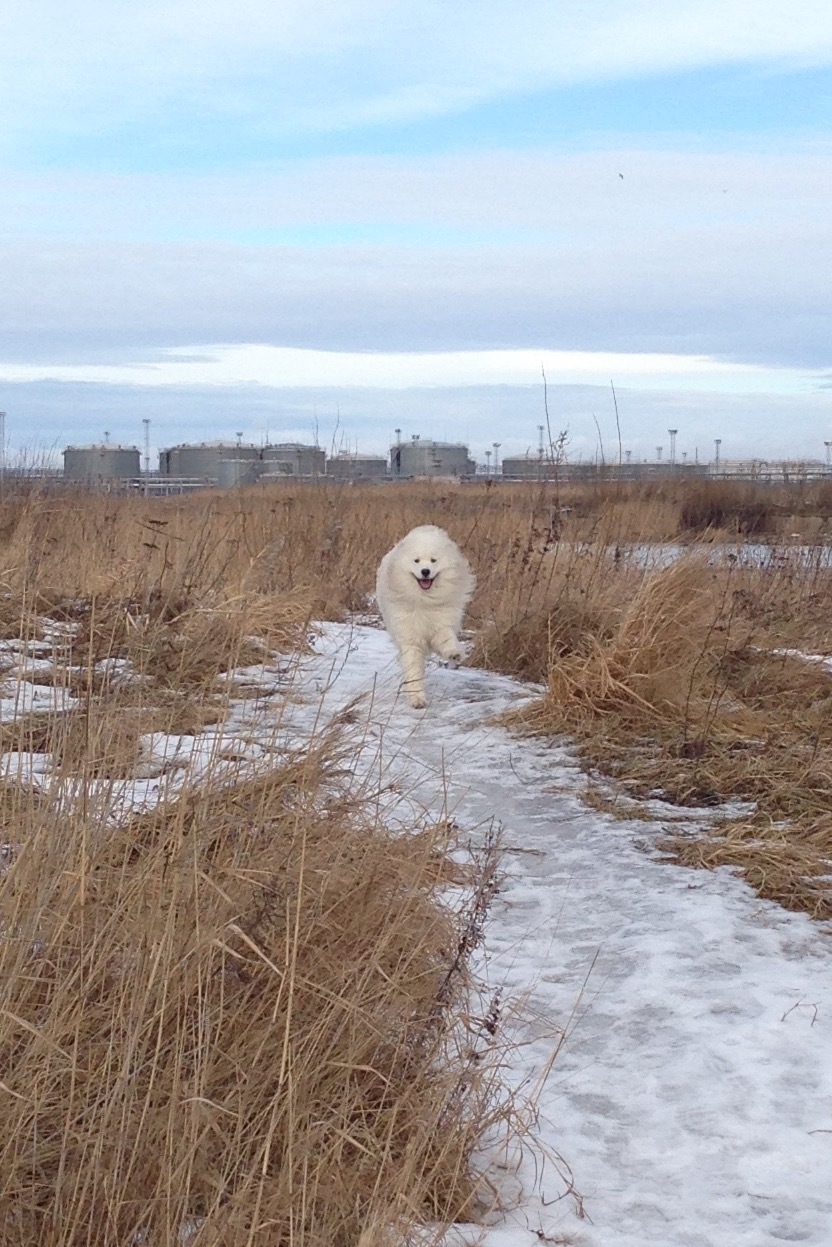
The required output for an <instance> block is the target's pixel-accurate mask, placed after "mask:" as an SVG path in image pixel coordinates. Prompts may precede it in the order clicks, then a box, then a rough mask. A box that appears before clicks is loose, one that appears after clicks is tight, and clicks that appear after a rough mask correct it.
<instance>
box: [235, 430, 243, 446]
mask: <svg viewBox="0 0 832 1247" xmlns="http://www.w3.org/2000/svg"><path fill="white" fill-rule="evenodd" d="M234 436H235V437H236V439H237V449H238V450H239V449H240V447H241V446H242V444H243V434H242V432H237V433H235V434H234Z"/></svg>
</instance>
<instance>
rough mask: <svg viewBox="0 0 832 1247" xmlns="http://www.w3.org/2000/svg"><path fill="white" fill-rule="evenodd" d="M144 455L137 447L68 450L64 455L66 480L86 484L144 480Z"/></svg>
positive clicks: (71, 447)
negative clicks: (142, 475) (139, 478)
mask: <svg viewBox="0 0 832 1247" xmlns="http://www.w3.org/2000/svg"><path fill="white" fill-rule="evenodd" d="M141 470H142V466H141V455H140V453H139V449H138V447H137V446H114V445H112V444H111V443H109V442H106V443H104V444H103V445H100V446H67V448H66V450H65V451H64V480H67V481H78V482H85V483H87V484H91V485H92V484H96V483H103V482H107V481H130V480H135V479H136V478H137V477H139V476H141Z"/></svg>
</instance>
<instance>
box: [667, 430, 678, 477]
mask: <svg viewBox="0 0 832 1247" xmlns="http://www.w3.org/2000/svg"><path fill="white" fill-rule="evenodd" d="M667 431H668V433H669V434H670V466H671V467H672V468H675V467H676V434H677V433H678V432H679V430H678V429H668V430H667Z"/></svg>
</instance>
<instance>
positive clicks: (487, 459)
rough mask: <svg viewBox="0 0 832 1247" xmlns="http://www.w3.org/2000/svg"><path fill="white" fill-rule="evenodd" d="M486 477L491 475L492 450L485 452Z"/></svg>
mask: <svg viewBox="0 0 832 1247" xmlns="http://www.w3.org/2000/svg"><path fill="white" fill-rule="evenodd" d="M485 475H486V476H490V475H491V451H490V450H487V451H486V452H485Z"/></svg>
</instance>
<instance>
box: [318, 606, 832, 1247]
mask: <svg viewBox="0 0 832 1247" xmlns="http://www.w3.org/2000/svg"><path fill="white" fill-rule="evenodd" d="M297 678H298V680H299V682H300V684H301V686H302V688H303V689H304V690H305V691H304V692H303V696H304V698H305V699H306V700H307V705H306V707H303V706H298V707H297V708H296V722H297V723H298V726H300V720H302V719H303V718H304V717H305V715H304V711H305V714H306V715H308V714H309V713H310V711H311V712H314V714H315V715H318V714H319V712H320V709H319V698H321V697H322V698H323V700H324V705H325V707H326V710H327V712H332V711H335V710H336V709H337V708H339V707H341V706H343V705H345V704H347V703H348V702H349V701H351V699H352V698H354V697H355V696H356V695H360V694H362V693H363V694H366V695H367V698H368V710H367V715H368V720H369V731H368V739H367V742H366V744H365V747H364V754H365V757H366V759H367V764H368V765H372V755H374V754H375V753H376V751H377V750H378V751H379V752H380V756H381V762H382V769H383V771H384V772H385V773H386V774H387V775H388V776H389V777H390V778H396V779H397V780H398V786H399V788H400V790H401V792H402V799H403V800H405V801H407V802H409V803H411V804H413V805H414V806H415V807H416V808H417V809H418V808H433V809H434V810H437V809H439V808H441V803H443V802H445V803H447V806H448V807H449V808H450V809H451V811H452V812H453V814H454V817H455V818H456V819H457V821H459V822H460V823H462V824H463V825H465V826H470V827H472V828H476V827H480V828H482V827H484V826H485V825H487V824H488V823H489V822H490V820H492V819H496V820H497V821H498V822H499V823H500V824H501V825H502V827H503V828H504V836H505V847H506V877H505V883H504V886H503V889H502V891H501V894H500V895H499V897H498V899H497V904H496V906H495V909H494V912H493V916H492V921H491V924H490V928H489V934H488V937H487V957H488V974H489V978H490V981H491V983H492V984H495V985H496V984H497V983H505V984H506V985H507V986H508V987H509V989H510V990H511V991H512V992H513V993H516V994H518V995H522V996H524V997H525V1000H526V1005H525V1010H524V1013H525V1021H524V1022H520V1021H517V1022H516V1023H512V1025H513V1026H515V1029H516V1038H517V1039H518V1040H520V1041H521V1042H522V1043H523V1047H522V1048H521V1049H520V1052H519V1054H518V1058H517V1064H516V1067H515V1068H514V1069H513V1070H512V1071H511V1078H512V1079H513V1081H514V1083H515V1084H516V1085H517V1086H525V1087H526V1088H527V1089H531V1088H534V1087H535V1086H536V1085H537V1083H538V1080H539V1079H540V1077H541V1076H542V1075H543V1074H544V1073H545V1071H546V1070H547V1068H548V1066H549V1062H550V1059H551V1056H552V1053H553V1051H554V1049H555V1047H556V1046H557V1045H558V1043H559V1042H560V1039H561V1032H562V1030H564V1029H565V1031H566V1036H565V1040H564V1042H563V1043H562V1046H561V1047H560V1049H559V1051H558V1053H557V1057H556V1060H555V1061H554V1063H553V1065H552V1067H551V1070H550V1072H549V1074H548V1077H547V1078H546V1080H545V1082H544V1084H543V1086H542V1087H540V1089H539V1100H538V1104H539V1128H538V1139H539V1142H540V1143H541V1144H542V1146H543V1148H544V1149H545V1150H546V1151H547V1152H549V1153H550V1154H551V1155H552V1156H559V1157H562V1158H563V1159H562V1162H561V1165H560V1166H559V1165H558V1164H557V1163H555V1161H554V1160H548V1161H546V1163H545V1164H543V1165H541V1159H540V1157H539V1156H538V1157H535V1156H533V1155H532V1154H531V1153H530V1152H528V1151H527V1152H526V1153H525V1158H521V1159H520V1162H519V1163H520V1169H519V1172H512V1168H513V1161H512V1160H511V1158H509V1160H510V1164H509V1169H508V1170H505V1171H503V1174H502V1182H503V1190H504V1193H505V1197H506V1198H507V1199H508V1200H509V1202H510V1203H511V1202H512V1201H513V1202H514V1206H513V1207H511V1206H509V1207H508V1208H507V1209H506V1211H505V1212H504V1213H503V1214H502V1215H500V1216H498V1217H497V1218H495V1225H494V1227H493V1228H492V1229H491V1230H490V1231H489V1232H488V1234H487V1237H486V1239H485V1242H486V1243H487V1244H488V1247H525V1245H526V1244H531V1243H536V1242H541V1241H544V1242H545V1241H549V1242H555V1243H557V1242H561V1241H563V1242H568V1243H574V1244H580V1245H581V1247H762V1245H763V1244H768V1243H771V1244H779V1243H792V1242H797V1243H806V1244H812V1245H814V1247H829V1244H832V943H830V940H829V933H828V932H823V931H822V930H821V929H819V928H818V926H817V925H813V924H812V923H811V922H810V920H809V919H808V918H805V917H803V916H802V915H795V914H790V913H787V912H785V911H784V910H782V909H780V908H779V907H778V906H777V905H775V904H773V903H769V902H766V901H761V900H760V899H759V898H758V897H757V896H756V895H755V894H754V893H753V892H752V891H751V890H750V889H749V888H748V887H747V886H746V885H745V884H744V883H742V882H741V881H739V880H737V879H735V878H733V877H732V876H731V875H730V874H728V873H727V872H720V873H716V874H708V873H705V872H692V871H689V870H686V869H683V868H681V867H674V866H670V865H667V864H664V863H662V862H659V861H657V860H656V858H655V856H654V855H651V852H650V851H649V840H650V837H651V835H652V834H655V832H656V831H658V830H660V825H658V824H657V826H656V827H655V828H651V827H650V825H648V824H644V823H643V822H638V823H632V824H626V823H621V822H618V821H613V820H611V819H609V818H607V817H605V816H602V815H599V814H598V813H597V812H595V811H594V810H590V809H588V808H587V807H585V806H584V805H583V804H582V802H581V800H580V792H581V789H582V786H583V780H582V776H581V775H580V772H579V771H578V769H577V767H576V765H575V763H574V761H573V760H572V759H571V757H570V755H569V752H568V751H567V750H564V749H562V748H558V747H551V746H549V745H547V744H545V743H541V742H538V741H530V740H519V739H517V738H515V737H513V736H511V735H510V734H509V733H508V732H506V731H505V730H504V729H503V728H501V727H498V726H495V725H493V724H492V723H491V722H490V720H491V719H492V718H493V716H494V715H495V714H498V713H499V712H500V711H501V710H503V709H504V708H506V707H507V706H509V705H511V704H512V703H516V702H517V701H518V699H520V698H523V697H525V696H528V690H526V689H524V688H523V687H522V686H521V685H518V684H517V683H516V682H514V681H512V680H509V679H506V678H503V677H499V676H494V675H491V674H488V673H486V672H482V671H477V670H472V669H462V670H459V671H449V670H444V669H440V668H437V669H434V670H433V671H432V672H431V673H430V675H429V681H428V696H429V699H430V703H431V704H430V705H429V708H428V710H427V711H426V712H421V713H420V712H415V711H411V710H410V709H409V708H408V707H407V705H406V703H405V701H404V699H403V698H397V688H398V672H397V669H396V664H395V660H394V655H393V649H392V646H391V644H390V642H389V639H388V638H387V636H386V635H385V634H384V633H382V632H379V631H377V630H375V629H373V628H369V627H349V626H342V625H328V626H327V628H326V631H325V633H324V636H323V637H322V638H321V641H320V643H319V645H318V656H317V657H316V658H315V659H313V660H311V661H310V662H308V663H306V664H304V667H303V669H302V670H301V671H300V672H299V673H298V677H297ZM376 766H378V762H376ZM566 1166H568V1168H569V1170H570V1171H571V1175H572V1182H573V1183H574V1192H570V1191H569V1190H568V1183H567V1180H566V1179H565V1177H564V1173H565V1171H566V1170H565V1167H566ZM494 1176H496V1175H494ZM464 1237H466V1238H467V1239H468V1240H469V1241H473V1240H475V1238H476V1234H475V1232H474V1230H473V1228H472V1230H471V1232H470V1234H468V1233H466V1234H465V1236H464Z"/></svg>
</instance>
